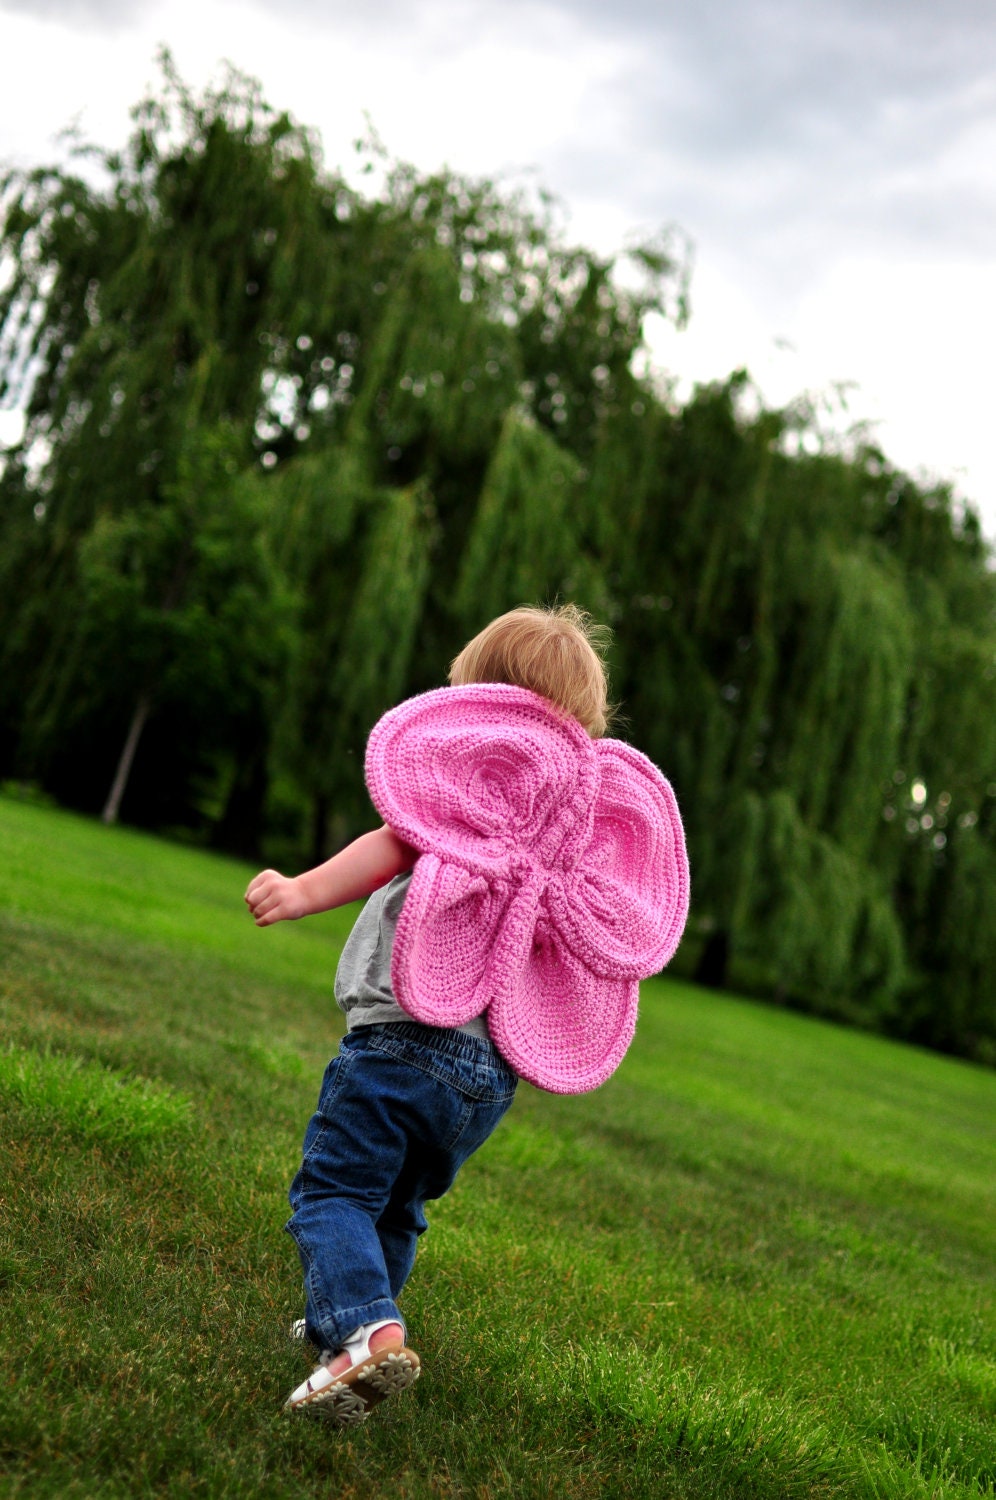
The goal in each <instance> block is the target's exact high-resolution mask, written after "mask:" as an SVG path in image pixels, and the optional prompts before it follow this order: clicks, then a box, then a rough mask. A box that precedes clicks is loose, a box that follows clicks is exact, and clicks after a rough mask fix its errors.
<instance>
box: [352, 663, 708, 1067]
mask: <svg viewBox="0 0 996 1500" xmlns="http://www.w3.org/2000/svg"><path fill="white" fill-rule="evenodd" d="M366 774H367V784H368V786H369V788H370V795H371V797H372V798H373V802H374V805H375V807H376V808H377V811H378V812H379V813H380V815H381V817H382V818H383V819H384V821H385V823H387V824H389V825H390V827H391V828H393V829H394V831H395V832H396V833H397V834H398V835H399V837H401V838H402V839H404V840H405V841H406V843H409V844H411V845H412V846H413V847H414V848H416V849H418V850H419V852H420V856H421V857H420V858H419V859H418V860H417V861H416V864H415V869H414V872H413V875H412V882H411V885H410V887H409V889H408V894H407V896H406V897H405V903H404V906H403V908H402V911H401V916H400V919H399V921H398V928H397V933H396V935H395V942H394V952H393V957H392V963H391V979H392V984H393V987H394V993H395V995H396V997H397V999H398V1003H399V1004H400V1005H401V1006H402V1008H403V1009H404V1010H406V1011H407V1012H408V1013H409V1015H411V1016H413V1017H414V1018H415V1019H416V1020H419V1021H422V1022H424V1023H426V1024H427V1025H432V1026H460V1025H462V1024H463V1023H464V1022H466V1021H469V1020H470V1019H471V1017H472V1016H477V1015H480V1014H481V1013H482V1012H485V1011H486V1012H487V1019H488V1029H489V1031H490V1034H491V1038H492V1040H493V1041H494V1043H495V1045H496V1047H497V1048H498V1050H499V1051H500V1052H501V1053H502V1055H503V1056H504V1057H505V1058H506V1060H507V1061H508V1062H509V1063H510V1064H511V1065H512V1067H513V1068H515V1070H516V1071H517V1072H518V1073H520V1074H521V1075H522V1076H523V1077H524V1078H526V1079H528V1080H529V1082H530V1083H534V1084H536V1085H537V1086H538V1087H539V1088H544V1089H549V1090H552V1091H553V1092H555V1093H584V1092H585V1091H586V1090H588V1089H592V1088H595V1087H597V1085H598V1084H600V1083H603V1082H604V1081H605V1079H606V1078H608V1077H609V1075H610V1073H612V1072H613V1071H614V1069H615V1068H616V1067H618V1065H619V1063H620V1062H621V1060H622V1057H623V1054H624V1053H625V1051H626V1048H627V1047H628V1046H629V1043H630V1041H631V1040H632V1037H633V1031H634V1029H635V1026H636V1006H637V995H638V981H639V980H640V979H641V978H645V977H646V976H647V975H650V974H655V973H656V972H657V971H658V970H659V969H661V968H663V966H664V964H666V963H667V961H668V959H669V958H670V957H671V955H672V953H673V952H674V950H675V948H676V947H677V946H678V940H679V938H680V937H681V932H682V928H683V927H684V924H685V918H686V916H687V913H688V863H687V859H686V856H685V842H684V835H683V832H682V827H681V819H680V818H679V816H678V808H677V804H676V802H675V799H674V793H673V792H672V790H671V788H670V786H669V785H668V783H667V781H665V779H664V777H663V776H662V775H661V773H660V771H658V769H657V767H656V766H655V765H654V764H653V763H652V762H651V761H649V760H648V759H647V758H646V756H644V755H641V754H640V753H639V751H637V750H634V749H632V748H631V747H630V746H629V745H625V744H623V743H622V742H621V741H619V740H592V739H590V738H589V736H588V735H587V734H586V733H585V731H584V730H583V729H582V728H581V726H580V724H578V723H577V721H576V720H574V719H572V718H570V717H568V716H566V715H564V714H562V713H561V712H559V711H558V710H557V709H556V708H554V706H553V705H552V704H551V703H549V702H548V701H547V700H546V699H545V698H541V697H539V696H538V695H537V694H536V693H532V692H529V691H528V690H527V689H526V688H518V687H511V686H508V685H506V684H503V683H477V684H473V685H471V686H468V687H458V688H440V689H438V690H437V691H435V692H431V693H425V694H423V695H422V696H421V697H418V698H412V699H409V700H408V702H406V703H402V704H400V705H399V706H398V707H397V708H395V709H392V710H391V711H390V712H389V713H387V714H385V715H384V717H383V718H382V719H381V720H380V722H379V723H378V724H377V725H375V727H374V730H373V732H372V734H371V736H370V742H369V745H368V747H367V762H366Z"/></svg>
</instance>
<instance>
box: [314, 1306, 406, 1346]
mask: <svg viewBox="0 0 996 1500" xmlns="http://www.w3.org/2000/svg"><path fill="white" fill-rule="evenodd" d="M387 1322H390V1323H400V1324H401V1328H402V1334H403V1337H404V1338H405V1339H407V1338H408V1329H407V1328H406V1327H405V1320H404V1318H403V1317H402V1316H401V1314H400V1312H399V1311H398V1307H397V1303H395V1302H392V1301H391V1300H390V1299H389V1298H387V1297H380V1298H378V1299H377V1301H376V1302H367V1303H366V1304H365V1305H364V1306H363V1307H347V1308H343V1309H342V1311H339V1312H336V1314H335V1315H334V1317H332V1318H327V1319H326V1320H325V1322H324V1323H323V1324H322V1326H321V1328H316V1329H311V1328H309V1329H308V1335H309V1337H310V1338H311V1340H312V1342H313V1343H316V1344H318V1346H319V1348H322V1349H331V1351H332V1353H333V1354H338V1352H339V1350H340V1349H341V1348H342V1346H343V1344H344V1343H345V1342H346V1340H347V1339H348V1338H349V1336H350V1334H353V1333H355V1332H356V1330H357V1328H361V1327H362V1326H363V1324H364V1323H387ZM330 1333H331V1337H329V1335H330Z"/></svg>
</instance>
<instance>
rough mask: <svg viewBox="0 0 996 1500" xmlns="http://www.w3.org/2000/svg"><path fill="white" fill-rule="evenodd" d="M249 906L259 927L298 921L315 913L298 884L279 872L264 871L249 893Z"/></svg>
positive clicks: (247, 900) (252, 884) (257, 877)
mask: <svg viewBox="0 0 996 1500" xmlns="http://www.w3.org/2000/svg"><path fill="white" fill-rule="evenodd" d="M246 905H247V906H248V908H249V911H250V914H251V915H252V917H253V920H254V921H255V923H256V926H257V927H269V926H270V924H271V922H285V921H295V920H296V919H297V918H298V917H306V916H308V914H309V913H310V911H311V908H310V906H309V905H308V903H307V901H306V900H305V897H304V893H303V892H302V890H301V885H300V882H299V881H298V880H290V879H288V877H287V876H286V875H281V874H280V873H279V871H277V870H263V871H261V873H260V874H259V875H257V876H256V878H255V880H253V881H252V882H251V884H250V886H249V889H248V890H247V891H246Z"/></svg>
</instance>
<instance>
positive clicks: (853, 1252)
mask: <svg viewBox="0 0 996 1500" xmlns="http://www.w3.org/2000/svg"><path fill="white" fill-rule="evenodd" d="M250 873H251V872H250V871H248V870H247V869H246V868H245V867H242V866H239V865H237V864H234V863H232V862H230V861H226V860H223V859H219V858H214V857H211V856H208V855H205V854H203V853H198V852H195V851H192V850H189V849H182V848H177V847H173V846H171V845H168V844H163V843H160V842H157V841H155V840H152V839H149V838H145V837H142V836H140V835H137V834H134V833H130V832H128V831H125V830H107V829H104V828H102V827H100V826H98V825H95V824H93V823H90V822H88V821H86V820H83V819H77V818H73V817H71V816H69V815H68V814H65V813H60V812H55V811H51V810H45V809H40V808H36V807H29V806H26V805H23V804H20V803H15V802H11V801H2V800H0V1017H2V1025H3V1036H2V1043H0V1140H2V1141H3V1149H4V1166H3V1174H2V1185H0V1288H2V1296H3V1306H2V1318H0V1345H2V1350H3V1359H2V1365H0V1369H2V1378H0V1476H2V1478H0V1493H2V1494H3V1495H5V1496H6V1495H10V1496H34V1495H45V1496H48V1495H53V1496H54V1495H56V1494H58V1495H59V1496H60V1497H61V1496H66V1497H76V1496H79V1497H87V1500H90V1497H116V1496H145V1495H150V1496H151V1495H199V1496H216V1495H217V1496H232V1497H235V1496H239V1497H242V1496H253V1495H258V1496H266V1497H269V1496H274V1497H284V1496H286V1497H288V1500H289V1497H292V1496H293V1497H299V1496H302V1495H315V1496H323V1497H324V1496H343V1497H354V1496H355V1497H366V1496H370V1497H374V1496H381V1495H397V1496H403V1497H422V1496H425V1497H429V1496H440V1497H463V1496H467V1497H474V1500H491V1497H498V1496H537V1497H539V1496H544V1497H545V1496H568V1497H573V1496H578V1497H580V1496H589V1495H591V1496H596V1495H597V1496H603V1495H605V1496H619V1497H629V1496H637V1497H642V1496H652V1497H658V1496H664V1497H670V1496H675V1497H696V1500H697V1497H717V1500H720V1497H723V1500H727V1497H738V1500H739V1497H758V1500H786V1497H794V1496H799V1497H802V1496H845V1497H851V1496H855V1497H867V1500H905V1497H910V1500H913V1497H928V1496H929V1497H935V1500H945V1497H951V1500H955V1497H957V1500H965V1497H968V1496H973V1497H974V1496H978V1495H992V1494H993V1493H994V1479H996V1331H994V1325H996V1319H994V1316H993V1286H994V1280H996V1277H994V1238H996V1234H994V1226H996V1171H994V1167H996V1149H994V1148H996V1075H993V1074H992V1073H988V1072H986V1071H984V1070H982V1069H980V1068H975V1067H971V1066H969V1065H967V1064H964V1063H960V1062H956V1061H953V1060H951V1059H947V1058H941V1057H936V1056H932V1055H929V1054H926V1053H923V1052H919V1051H916V1050H914V1049H911V1048H904V1047H900V1046H897V1045H895V1044H892V1043H889V1042H885V1041H882V1040H880V1039H877V1038H874V1037H869V1036H864V1035H861V1034H859V1033H856V1032H848V1031H843V1030H839V1029H836V1028H834V1027H832V1026H829V1025H826V1024H823V1023H821V1022H818V1021H814V1020H812V1019H809V1018H805V1017H801V1016H797V1015H793V1014H788V1013H785V1012H781V1011H777V1010H774V1009H768V1008H765V1007H762V1006H757V1005H753V1004H749V1003H746V1002H743V1001H738V1000H734V999H731V998H729V997H725V996H719V995H714V994H710V993H707V992H704V991H701V990H696V989H693V988H691V987H689V986H685V985H680V984H676V983H670V982H667V981H654V982H652V983H650V984H647V985H645V986H644V994H643V1001H642V1010H641V1022H640V1028H639V1031H638V1035H637V1041H636V1043H635V1045H634V1047H633V1048H632V1050H631V1053H630V1055H629V1057H628V1058H627V1060H626V1062H625V1064H624V1065H623V1068H622V1069H621V1070H620V1072H619V1073H618V1074H617V1075H616V1076H615V1078H613V1079H612V1080H611V1081H610V1083H609V1084H608V1085H606V1086H605V1087H604V1088H603V1089H601V1090H599V1091H597V1092H596V1093H594V1094H591V1095H587V1096H584V1097H580V1098H566V1099H565V1098H555V1097H552V1096H549V1095H543V1094H540V1093H537V1092H535V1091H533V1090H531V1089H528V1088H526V1087H523V1088H521V1089H520V1093H519V1097H518V1099H517V1101H516V1104H515V1107H514V1108H513V1110H512V1112H511V1114H510V1115H509V1116H508V1117H507V1119H506V1121H505V1122H504V1124H503V1125H502V1127H501V1128H500V1129H499V1131H498V1133H497V1134H496V1136H495V1138H494V1139H493V1140H492V1141H491V1142H489V1143H488V1145H487V1147H486V1148H485V1149H484V1150H483V1151H482V1152H481V1153H480V1155H479V1156H477V1157H475V1158H474V1159H473V1160H472V1161H471V1162H470V1163H469V1164H468V1166H467V1167H466V1168H465V1170H464V1172H463V1174H462V1175H461V1178H460V1180H459V1181H458V1183H457V1185H456V1187H455V1189H454V1190H453V1192H452V1193H451V1194H450V1195H449V1197H448V1198H446V1199H444V1200H443V1201H442V1202H441V1203H439V1204H438V1205H436V1206H435V1210H434V1212H433V1213H432V1214H431V1216H430V1217H431V1224H432V1228H431V1232H430V1233H429V1235H427V1236H426V1239H425V1240H424V1241H423V1247H422V1250H421V1252H420V1255H419V1261H418V1264H417V1266H416V1269H415V1274H414V1276H413V1278H412V1282H411V1284H410V1287H409V1289H408V1291H407V1292H406V1293H405V1307H406V1315H407V1317H408V1319H409V1322H410V1326H411V1339H412V1342H413V1343H414V1344H415V1346H416V1347H417V1348H418V1349H419V1352H420V1353H421V1355H422V1357H423V1361H424V1366H425V1374H424V1377H423V1379H422V1380H421V1381H420V1382H419V1384H418V1386H417V1387H415V1389H414V1391H413V1392H412V1393H410V1394H408V1395H406V1396H404V1397H400V1398H399V1399H398V1400H397V1402H396V1403H394V1404H393V1405H392V1404H390V1403H389V1404H388V1406H387V1407H385V1408H384V1410H383V1411H382V1412H380V1413H378V1414H377V1416H376V1417H374V1418H372V1419H371V1421H370V1422H369V1423H368V1424H367V1425H366V1426H365V1427H364V1428H362V1429H360V1430H359V1431H358V1432H357V1433H353V1434H350V1433H348V1432H339V1431H336V1430H330V1429H328V1428H326V1427H324V1426H322V1425H321V1424H310V1423H308V1422H302V1421H297V1422H295V1421H293V1420H288V1419H286V1418H284V1417H283V1416H282V1415H281V1413H280V1405H281V1403H282V1401H283V1398H284V1396H285V1395H286V1393H287V1391H288V1390H290V1388H291V1387H292V1386H293V1385H295V1384H297V1383H298V1381H299V1380H300V1379H301V1378H302V1370H303V1369H306V1366H302V1358H303V1356H302V1354H301V1351H300V1350H296V1349H294V1348H292V1347H291V1346H290V1345H289V1344H288V1343H287V1341H286V1339H285V1328H286V1325H287V1324H288V1323H289V1321H290V1319H291V1318H293V1317H295V1316H297V1315H298V1314H299V1313H300V1295H299V1273H298V1268H297V1261H296V1255H295V1252H294V1249H293V1245H292V1243H291V1241H290V1239H289V1237H288V1236H286V1235H285V1234H283V1232H282V1225H283V1222H284V1219H285V1218H286V1213H287V1210H286V1202H285V1194H286V1187H287V1183H288V1182H289V1179H290V1176H291V1175H292V1173H293V1171H294V1169H295V1166H296V1157H297V1152H298V1149H299V1143H300V1138H301V1135H302V1133H303V1129H304V1125H305V1123H306V1120H307V1117H308V1115H309V1114H310V1112H311V1109H312V1107H313V1104H314V1099H315V1097H316V1095H317V1089H318V1083H319V1079H320V1076H321V1071H322V1069H323V1067H324V1065H325V1062H326V1061H327V1058H328V1055H329V1054H330V1052H331V1051H332V1050H333V1049H334V1047H335V1044H336V1039H337V1035H338V1032H339V1030H340V1021H339V1018H338V1015H337V1012H336V1009H335V1006H334V1002H333V1001H332V998H331V979H332V974H333V971H334V966H335V961H336V956H337V953H338V950H339V946H340V944H341V942H342V939H343V937H344V935H345V933H346V932H347V931H348V928H349V925H350V920H351V914H350V913H348V912H340V913H332V914H330V915H328V916H326V917H321V918H313V919H311V920H310V921H308V922H305V923H301V924H294V925H292V924H287V925H285V926H282V927H278V928H276V929H273V930H269V931H266V932H259V931H257V930H256V929H255V928H254V927H253V926H252V924H251V923H250V921H249V919H248V917H247V916H246V915H245V913H244V910H243V909H242V906H241V895H242V890H243V888H244V885H245V882H246V879H247V877H248V875H249V874H250Z"/></svg>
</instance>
